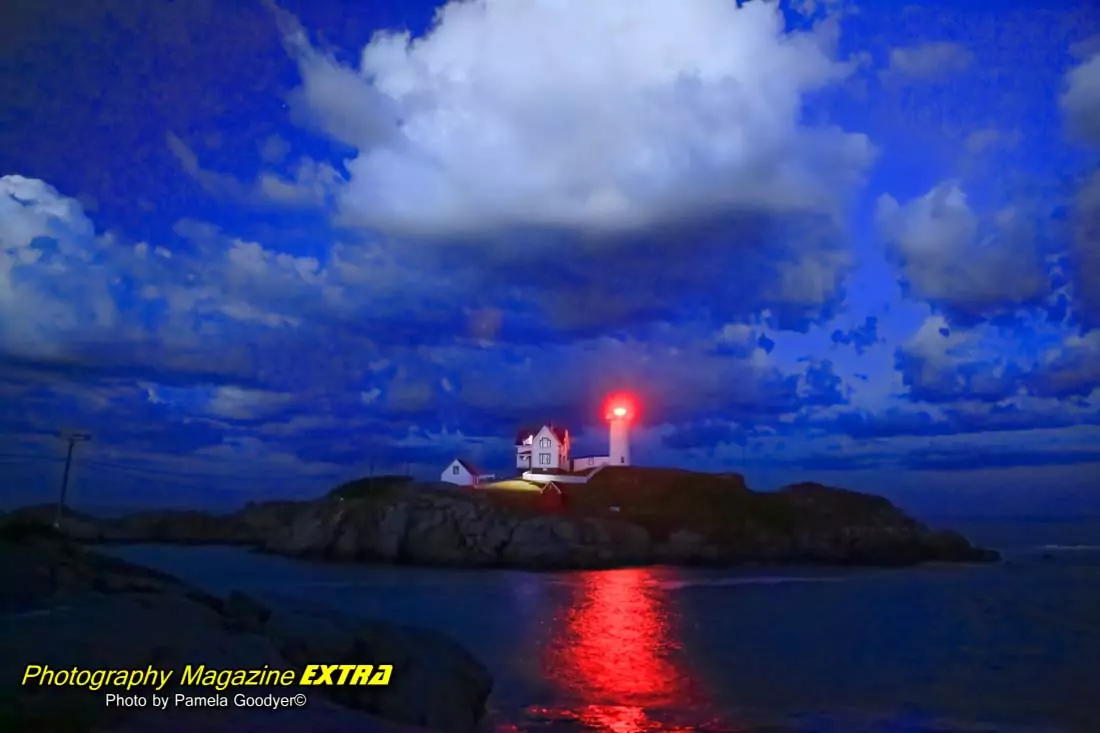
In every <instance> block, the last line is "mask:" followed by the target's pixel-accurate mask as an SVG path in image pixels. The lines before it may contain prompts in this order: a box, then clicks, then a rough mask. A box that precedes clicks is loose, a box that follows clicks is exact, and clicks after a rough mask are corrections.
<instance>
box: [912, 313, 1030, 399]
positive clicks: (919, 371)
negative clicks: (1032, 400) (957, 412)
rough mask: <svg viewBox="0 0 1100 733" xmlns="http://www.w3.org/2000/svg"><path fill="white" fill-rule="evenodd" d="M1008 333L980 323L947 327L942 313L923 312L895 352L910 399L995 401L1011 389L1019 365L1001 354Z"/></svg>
mask: <svg viewBox="0 0 1100 733" xmlns="http://www.w3.org/2000/svg"><path fill="white" fill-rule="evenodd" d="M1012 341H1013V338H1012V337H1011V336H1009V337H1006V336H1004V335H1002V334H999V333H998V332H997V331H996V330H995V329H993V328H991V327H988V326H983V327H979V328H977V329H971V330H963V329H952V328H951V326H950V324H949V323H948V322H947V320H946V319H944V318H943V316H936V315H934V316H929V317H928V318H926V319H925V320H924V323H922V324H921V326H920V328H919V329H918V330H917V332H916V333H915V334H914V335H913V336H912V337H910V339H909V340H908V341H906V342H905V343H904V344H902V345H901V346H900V347H899V348H898V350H897V352H896V354H895V364H896V367H897V369H898V371H899V372H901V374H902V379H903V382H904V383H905V386H906V387H908V390H909V396H910V398H911V399H913V400H917V401H923V402H930V403H945V402H956V401H959V400H978V401H983V402H999V401H1001V400H1003V399H1005V398H1007V397H1009V396H1011V395H1012V394H1014V393H1015V392H1016V391H1017V390H1018V389H1019V388H1020V384H1021V378H1022V374H1023V371H1024V370H1023V369H1022V368H1021V367H1020V366H1019V365H1018V364H1016V363H1015V362H1013V361H1011V360H1010V359H1009V358H1008V357H1006V356H1004V354H1006V353H1010V352H1009V350H1008V348H1007V347H1008V346H1009V345H1010V344H1011V343H1012Z"/></svg>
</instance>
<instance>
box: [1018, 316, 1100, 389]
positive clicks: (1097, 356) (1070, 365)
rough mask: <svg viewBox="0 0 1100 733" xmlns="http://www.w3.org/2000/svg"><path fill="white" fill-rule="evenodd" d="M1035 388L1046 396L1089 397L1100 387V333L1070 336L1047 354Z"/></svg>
mask: <svg viewBox="0 0 1100 733" xmlns="http://www.w3.org/2000/svg"><path fill="white" fill-rule="evenodd" d="M1031 386H1032V389H1033V390H1034V391H1035V392H1036V393H1037V394H1039V395H1042V396H1046V397H1058V398H1065V397H1072V396H1074V395H1078V396H1081V397H1088V396H1089V395H1091V394H1092V392H1093V390H1095V389H1098V388H1100V331H1097V330H1093V331H1089V332H1088V333H1086V334H1085V335H1084V336H1076V335H1071V336H1068V337H1067V338H1066V339H1065V341H1064V342H1063V343H1061V344H1060V345H1059V346H1058V347H1056V348H1054V349H1051V350H1050V351H1048V352H1047V354H1046V356H1045V359H1044V360H1043V363H1042V365H1041V366H1040V367H1039V368H1038V369H1036V372H1035V374H1033V375H1032V379H1031Z"/></svg>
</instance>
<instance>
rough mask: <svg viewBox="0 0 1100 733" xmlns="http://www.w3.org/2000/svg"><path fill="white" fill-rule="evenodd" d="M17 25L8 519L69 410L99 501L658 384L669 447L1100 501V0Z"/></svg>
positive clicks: (5, 346)
mask: <svg viewBox="0 0 1100 733" xmlns="http://www.w3.org/2000/svg"><path fill="white" fill-rule="evenodd" d="M1043 6H1045V7H1043ZM0 12H2V14H3V15H2V17H0V41H2V42H0V175H2V176H3V177H2V178H0V393H2V396H3V397H2V402H0V471H2V472H3V474H2V475H4V476H5V478H3V479H2V481H3V485H4V491H5V492H6V493H7V494H8V496H7V499H8V500H9V502H11V501H14V502H26V501H43V500H48V499H49V498H50V496H52V495H53V492H55V491H56V486H57V484H58V482H59V479H60V473H61V463H60V460H61V458H62V456H63V455H64V444H63V443H62V442H61V441H60V440H59V439H58V438H57V437H56V432H57V431H58V430H61V429H82V430H87V431H89V432H91V433H92V435H93V438H94V439H93V441H92V442H90V443H88V444H84V445H81V446H79V447H78V449H77V456H78V460H77V462H76V464H75V469H74V482H73V485H72V493H73V501H74V503H75V504H77V505H78V506H79V505H81V504H84V505H86V506H91V505H120V504H128V505H166V504H197V505H203V506H220V505H229V504H233V503H237V502H240V501H243V500H245V499H259V498H268V497H290V496H308V495H313V494H316V493H318V492H320V491H322V490H325V489H327V488H330V487H331V486H332V485H333V484H334V483H336V482H338V481H340V480H344V479H347V478H351V477H356V476H362V475H365V474H366V473H367V472H368V471H369V470H370V465H371V464H372V462H373V463H374V465H375V468H376V471H378V472H383V471H404V470H406V465H407V466H408V469H409V470H410V471H411V472H413V473H414V474H416V475H418V476H420V477H423V478H428V477H432V476H438V474H439V472H440V471H441V470H442V468H443V466H444V465H445V464H446V463H447V462H449V461H450V459H451V458H453V457H454V456H455V455H461V456H464V457H467V458H469V459H472V460H473V461H474V462H475V463H479V464H483V465H485V466H486V467H488V468H495V469H501V468H504V467H507V466H509V465H513V463H512V461H513V448H512V439H513V437H514V433H515V429H516V428H517V427H518V426H519V425H520V424H523V423H529V422H535V423H538V422H542V421H547V420H553V421H554V422H556V423H558V424H561V425H564V426H567V427H569V428H570V429H571V430H572V431H573V432H574V434H575V443H576V448H577V450H575V453H576V454H584V453H593V452H602V451H605V450H606V439H607V437H606V436H607V433H606V427H605V426H603V425H602V423H601V420H600V418H601V417H602V415H601V414H600V411H599V410H600V406H601V400H602V398H603V396H604V395H606V394H607V393H608V392H609V391H612V390H630V391H632V392H634V393H635V394H637V395H638V397H639V400H640V404H641V408H642V413H641V420H640V424H639V425H638V427H637V429H636V430H635V432H634V436H633V441H632V446H633V454H634V457H635V460H636V462H638V463H641V464H646V465H668V466H681V467H687V468H697V469H702V470H737V471H742V470H743V471H744V472H745V473H746V474H747V476H748V479H749V482H750V484H751V485H753V486H754V487H757V488H763V489H766V488H774V487H777V486H780V485H783V484H785V483H789V482H792V481H795V480H805V479H814V480H820V481H823V482H826V483H831V484H834V485H841V486H847V487H850V488H854V489H859V490H866V491H874V492H877V493H882V494H885V495H886V496H889V497H890V498H892V499H894V500H896V501H898V502H899V503H901V504H902V505H903V506H906V507H908V508H912V509H914V510H916V511H919V512H922V513H925V514H942V515H948V514H990V515H1007V514H1025V515H1039V514H1045V515H1050V514H1054V515H1057V514H1073V513H1081V512H1097V511H1100V486H1098V483H1100V165H1098V162H1100V11H1098V10H1096V9H1095V7H1094V6H1093V4H1092V3H1091V2H1085V1H1082V2H1079V3H1075V2H1071V1H1070V0H1065V1H1064V2H1061V3H1049V4H1044V3H1035V2H1023V1H1020V2H1002V3H993V2H978V1H977V0H975V1H974V2H969V3H957V2H924V3H919V4H911V5H903V4H901V3H895V2H872V1H870V0H868V1H866V2H856V3H848V2H843V1H821V0H817V1H816V2H815V0H801V1H800V2H795V3H792V4H790V5H788V4H786V3H783V4H780V5H777V4H774V3H766V2H762V1H760V0H753V1H752V2H746V3H743V6H742V7H741V8H738V7H737V4H736V3H735V2H733V1H732V0H690V1H689V0H680V1H678V2H675V3H672V2H667V1H666V0H606V1H604V2H589V1H587V0H553V1H552V0H468V1H466V2H457V1H456V2H451V3H449V4H447V5H445V6H439V7H437V6H435V5H433V4H431V3H427V2H422V1H418V2H408V1H407V0H401V1H400V2H398V1H397V0H388V2H383V0H358V1H355V0H312V1H311V2H305V1H304V0H282V2H281V4H279V5H274V4H265V3H263V2H260V1H259V0H187V2H172V1H170V0H88V1H87V2H80V3H74V2H69V1H67V0H15V1H14V2H7V3H5V4H4V10H3V11H0Z"/></svg>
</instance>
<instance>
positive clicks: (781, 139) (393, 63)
mask: <svg viewBox="0 0 1100 733" xmlns="http://www.w3.org/2000/svg"><path fill="white" fill-rule="evenodd" d="M282 19H283V21H284V23H285V25H284V29H285V30H286V31H287V37H288V45H289V46H290V47H291V48H292V49H293V51H294V53H295V55H296V56H297V58H298V60H299V63H300V69H301V74H302V87H301V89H300V90H299V100H298V102H299V104H298V106H297V109H298V113H299V114H301V115H303V116H304V117H305V118H307V119H309V120H311V121H312V122H313V123H315V124H317V125H319V126H321V127H322V128H323V129H324V130H325V131H327V132H328V133H329V134H330V135H331V136H333V137H335V138H337V139H339V140H341V141H343V142H345V143H348V144H350V145H352V146H354V147H355V148H356V149H357V151H358V153H357V157H355V158H354V159H353V160H351V161H350V162H349V163H348V164H347V169H348V171H349V173H350V176H351V180H350V182H349V183H348V185H347V186H346V187H345V189H344V191H343V194H342V198H341V208H342V212H343V214H344V215H345V217H346V219H347V220H348V221H353V222H356V223H360V224H363V225H366V226H369V227H372V228H377V229H385V230H390V231H399V232H403V233H420V234H430V235H454V234H482V233H485V232H488V231H495V230H501V229H509V228H514V227H527V226H550V227H566V228H582V229H586V230H607V229H611V230H619V229H623V228H626V229H630V228H633V227H639V226H644V225H648V224H653V223H657V222H664V221H670V220H676V219H677V218H679V217H682V216H685V215H688V216H691V215H696V214H699V213H701V212H702V213H705V212H707V211H710V210H714V209H723V210H729V209H735V210H736V209H741V210H744V209H748V210H751V211H782V212H789V211H804V210H810V211H816V212H821V211H827V212H832V211H835V208H836V205H837V202H838V194H841V193H843V192H844V191H846V190H848V189H849V188H850V186H851V185H852V184H853V183H854V182H856V181H858V180H859V179H860V177H861V174H862V172H863V171H864V170H865V168H866V167H867V166H868V164H869V162H870V161H871V159H872V157H873V149H872V146H871V144H870V143H869V141H868V140H867V138H866V137H864V136H863V135H860V134H852V133H847V132H844V131H842V130H840V129H837V128H833V127H823V128H811V127H808V126H806V125H804V124H803V123H802V122H801V119H800V116H801V112H802V105H803V101H804V97H805V95H806V94H807V93H808V92H812V91H814V90H818V89H820V88H822V87H825V86H827V85H829V84H831V83H833V82H836V81H838V80H840V79H842V78H843V77H845V76H846V74H847V73H848V70H849V66H848V65H847V64H845V63H842V62H839V61H837V60H836V59H835V58H834V57H833V55H832V49H831V45H832V41H834V40H835V33H833V32H832V30H831V28H832V26H829V29H830V30H828V31H825V30H823V31H822V32H820V33H800V34H796V33H787V32H786V31H785V28H784V21H783V16H782V13H781V12H780V10H779V8H778V6H777V4H774V3H759V2H754V3H747V4H745V6H744V7H742V8H740V9H739V8H737V5H736V3H735V2H734V1H733V0H682V1H680V2H674V3H673V2H665V1H664V0H606V1H603V2H587V1H584V0H553V1H552V0H531V1H530V2H522V3H517V2H510V1H508V0H469V1H466V2H457V1H456V2H451V3H449V4H448V5H446V6H445V7H443V8H442V9H441V10H440V11H439V13H438V15H437V17H436V22H435V25H434V26H433V28H432V29H431V30H430V32H429V33H427V34H426V35H424V36H422V37H420V38H416V39H412V38H410V36H409V34H408V33H407V32H405V33H379V34H376V35H375V37H374V38H373V39H372V40H371V41H370V42H369V43H368V44H367V46H366V47H365V48H364V49H363V53H362V59H361V64H360V68H359V69H354V70H353V69H350V68H347V67H345V66H342V65H340V64H339V63H337V62H336V61H335V60H334V59H333V58H330V57H328V56H326V55H324V54H323V53H321V52H319V51H317V50H315V49H313V48H312V47H311V46H310V45H309V43H308V41H307V39H306V36H305V33H304V32H303V31H302V30H301V28H299V27H298V26H297V25H296V23H294V22H293V21H292V20H289V19H287V18H285V17H283V18H282Z"/></svg>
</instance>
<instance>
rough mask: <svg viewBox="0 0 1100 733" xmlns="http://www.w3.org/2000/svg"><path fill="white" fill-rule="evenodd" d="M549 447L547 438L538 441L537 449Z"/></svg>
mask: <svg viewBox="0 0 1100 733" xmlns="http://www.w3.org/2000/svg"><path fill="white" fill-rule="evenodd" d="M549 447H550V439H549V438H543V439H542V440H540V441H539V448H549Z"/></svg>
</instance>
